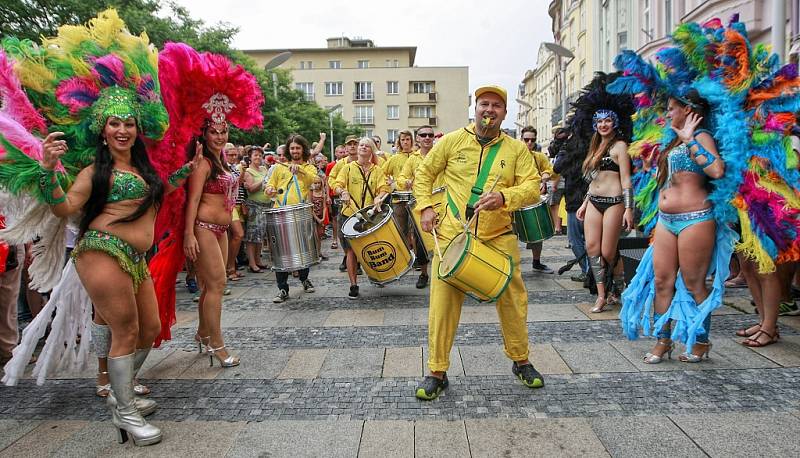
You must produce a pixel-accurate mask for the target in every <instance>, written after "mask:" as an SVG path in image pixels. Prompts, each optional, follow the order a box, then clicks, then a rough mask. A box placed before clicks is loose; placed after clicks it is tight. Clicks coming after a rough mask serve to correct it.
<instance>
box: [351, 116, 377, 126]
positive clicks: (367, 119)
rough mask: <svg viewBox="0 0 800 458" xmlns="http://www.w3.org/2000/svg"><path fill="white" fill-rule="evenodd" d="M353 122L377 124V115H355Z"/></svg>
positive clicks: (366, 124) (367, 124) (362, 124)
mask: <svg viewBox="0 0 800 458" xmlns="http://www.w3.org/2000/svg"><path fill="white" fill-rule="evenodd" d="M353 124H358V125H361V126H374V125H375V117H374V116H353Z"/></svg>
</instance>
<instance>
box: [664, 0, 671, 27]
mask: <svg viewBox="0 0 800 458" xmlns="http://www.w3.org/2000/svg"><path fill="white" fill-rule="evenodd" d="M664 27H665V29H664V33H671V32H672V0H664Z"/></svg>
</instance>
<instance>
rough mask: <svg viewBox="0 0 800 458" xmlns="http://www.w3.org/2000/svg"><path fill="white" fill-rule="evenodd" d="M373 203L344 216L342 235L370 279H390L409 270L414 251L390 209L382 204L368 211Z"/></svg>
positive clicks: (381, 282)
mask: <svg viewBox="0 0 800 458" xmlns="http://www.w3.org/2000/svg"><path fill="white" fill-rule="evenodd" d="M371 209H372V206H371V205H370V206H369V207H366V208H362V209H361V210H359V211H357V212H356V213H353V216H351V217H349V218H347V220H345V222H344V224H343V225H342V235H343V236H344V237H345V238H346V239H347V241H348V242H349V243H350V247H351V248H352V249H353V252H354V253H355V255H356V258H357V259H358V262H359V264H361V267H363V269H364V273H365V274H366V275H367V278H369V280H370V281H371V282H372V283H376V284H379V285H385V284H387V283H391V282H393V281H395V280H397V279H399V278H400V277H402V276H403V275H405V274H406V273H407V272H408V271H410V270H411V267H412V266H413V264H414V259H415V257H414V253H412V252H411V250H410V249H409V248H408V245H407V244H406V241H405V237H404V236H403V235H402V234H400V231H399V230H398V228H397V224H396V223H395V221H394V218H392V209H391V207H390V206H389V205H385V204H384V205H383V206H382V207H381V211H380V212H379V213H376V214H374V215H370V214H369V210H371Z"/></svg>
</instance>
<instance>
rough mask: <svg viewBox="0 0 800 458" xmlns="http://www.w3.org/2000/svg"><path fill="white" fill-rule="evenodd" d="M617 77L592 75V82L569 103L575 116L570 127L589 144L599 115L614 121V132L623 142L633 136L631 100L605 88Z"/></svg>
mask: <svg viewBox="0 0 800 458" xmlns="http://www.w3.org/2000/svg"><path fill="white" fill-rule="evenodd" d="M620 75H621V74H620V73H612V74H606V73H603V72H597V73H595V76H594V78H593V79H592V81H591V82H590V83H589V84H587V85H586V86H585V87H584V88H583V89H581V93H580V96H579V97H578V99H577V100H576V101H575V102H573V103H572V106H573V108H574V113H573V115H572V120H571V123H570V127H571V130H572V132H573V135H574V134H577V135H580V136H581V137H582V138H583V139H585V140H586V141H587V143H588V141H589V140H590V139H591V137H592V135H593V134H594V125H595V122H596V117H597V115H598V113H599V114H600V115H601V116H602V117H606V116H607V113H608V112H611V113H614V115H610V116H609V117H611V118H615V119H616V124H617V126H616V129H617V130H618V131H619V132H620V133H621V135H622V137H623V138H624V140H625V141H627V142H629V141H630V140H631V136H632V134H633V126H632V123H631V115H632V114H633V113H634V105H633V99H632V97H631V96H630V95H628V94H614V93H611V92H608V91H606V86H607V85H608V84H609V83H610V82H612V81H614V79H615V78H616V77H618V76H620Z"/></svg>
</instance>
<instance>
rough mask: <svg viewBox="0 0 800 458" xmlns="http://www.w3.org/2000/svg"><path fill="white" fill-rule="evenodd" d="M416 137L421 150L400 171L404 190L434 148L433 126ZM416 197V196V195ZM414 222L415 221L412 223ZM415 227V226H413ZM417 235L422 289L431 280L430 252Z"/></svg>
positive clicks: (421, 128)
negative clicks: (429, 273)
mask: <svg viewBox="0 0 800 458" xmlns="http://www.w3.org/2000/svg"><path fill="white" fill-rule="evenodd" d="M415 133H416V137H417V145H419V150H417V151H415V152H414V154H412V155H411V157H409V158H408V160H406V162H405V164H403V169H402V170H401V171H400V176H399V177H398V178H397V183H396V186H397V189H400V190H403V191H412V188H413V184H414V174H415V173H416V171H417V167H418V166H419V164H420V163H421V162H422V160H423V159H425V156H426V155H427V154H428V152H429V151H430V150H431V148H433V135H434V133H433V127H431V126H422V127H420V128H418V129H417V130H416V132H415ZM438 181H441V180H437V183H434V188H438V187H440V186H441V184H440V183H438ZM415 198H416V197H415ZM414 211H415V212H416V211H419V206H417V207H415V209H414ZM412 224H413V223H412ZM412 229H413V227H412ZM412 233H414V236H415V248H416V255H417V261H416V263H415V264H417V265H418V266H419V269H420V274H419V278H417V285H416V286H417V289H422V288H425V287H426V286H428V282H429V281H430V277H429V276H428V261H429V259H428V253H427V251H426V250H425V244H424V243H423V242H422V239H421V237H422V236H421V235H420V234H416V233H415V231H413V230H412Z"/></svg>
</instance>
